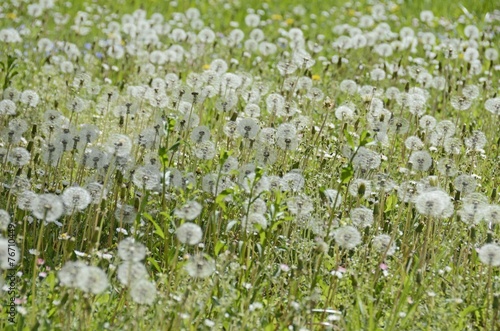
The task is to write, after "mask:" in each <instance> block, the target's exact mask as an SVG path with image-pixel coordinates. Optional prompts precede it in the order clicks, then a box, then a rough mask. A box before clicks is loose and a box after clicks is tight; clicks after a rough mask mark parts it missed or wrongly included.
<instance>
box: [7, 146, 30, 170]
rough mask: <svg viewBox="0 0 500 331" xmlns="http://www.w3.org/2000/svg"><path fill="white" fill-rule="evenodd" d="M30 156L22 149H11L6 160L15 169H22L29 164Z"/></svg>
mask: <svg viewBox="0 0 500 331" xmlns="http://www.w3.org/2000/svg"><path fill="white" fill-rule="evenodd" d="M30 159H31V154H30V153H29V152H28V151H27V150H26V149H25V148H23V147H15V148H13V149H12V150H11V151H10V153H9V154H8V156H7V160H8V161H9V162H10V163H12V165H14V166H16V167H22V166H25V165H27V164H28V163H29V162H30Z"/></svg>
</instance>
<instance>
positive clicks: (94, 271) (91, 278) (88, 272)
mask: <svg viewBox="0 0 500 331" xmlns="http://www.w3.org/2000/svg"><path fill="white" fill-rule="evenodd" d="M77 277H78V278H77V283H76V285H77V287H78V288H79V289H81V290H82V291H84V292H87V293H92V294H100V293H102V292H104V290H106V289H107V288H108V286H109V281H108V278H107V275H106V273H105V272H104V271H103V270H102V269H100V268H98V267H94V266H85V267H83V268H80V269H79V272H78V276H77Z"/></svg>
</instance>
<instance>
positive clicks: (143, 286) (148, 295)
mask: <svg viewBox="0 0 500 331" xmlns="http://www.w3.org/2000/svg"><path fill="white" fill-rule="evenodd" d="M156 295H157V292H156V286H155V284H154V283H153V282H150V281H148V280H145V279H139V280H136V281H135V282H133V283H132V286H131V287H130V297H131V298H132V300H134V302H135V303H138V304H141V305H152V304H153V303H154V301H155V300H156Z"/></svg>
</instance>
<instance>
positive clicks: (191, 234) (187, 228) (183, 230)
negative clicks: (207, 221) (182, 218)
mask: <svg viewBox="0 0 500 331" xmlns="http://www.w3.org/2000/svg"><path fill="white" fill-rule="evenodd" d="M175 234H176V236H177V239H178V240H179V241H180V242H181V243H183V244H188V245H196V244H198V243H200V242H201V239H202V238H203V231H202V230H201V228H200V227H199V226H198V225H196V224H194V223H191V222H185V223H183V224H182V225H181V226H179V227H178V228H177V231H176V232H175Z"/></svg>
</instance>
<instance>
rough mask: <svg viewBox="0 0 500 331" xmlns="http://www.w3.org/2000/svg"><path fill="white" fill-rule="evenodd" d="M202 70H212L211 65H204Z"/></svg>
mask: <svg viewBox="0 0 500 331" xmlns="http://www.w3.org/2000/svg"><path fill="white" fill-rule="evenodd" d="M202 68H203V70H208V69H210V64H204V65H203V67H202Z"/></svg>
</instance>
